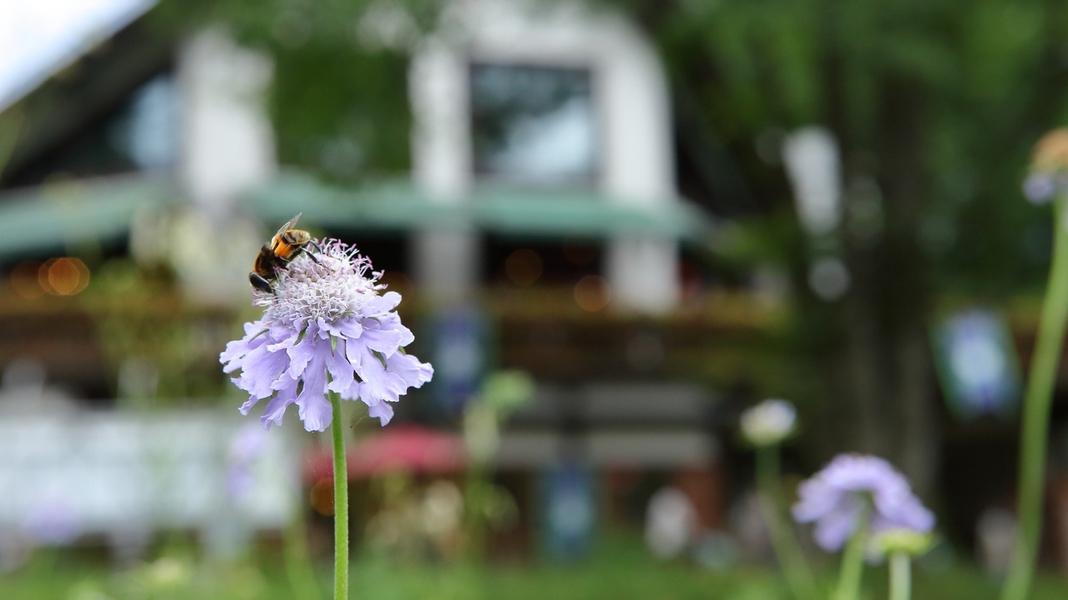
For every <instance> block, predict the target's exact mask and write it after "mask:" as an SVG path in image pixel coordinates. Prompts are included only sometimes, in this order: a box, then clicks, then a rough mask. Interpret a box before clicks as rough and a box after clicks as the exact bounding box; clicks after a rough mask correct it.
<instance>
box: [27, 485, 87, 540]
mask: <svg viewBox="0 0 1068 600" xmlns="http://www.w3.org/2000/svg"><path fill="white" fill-rule="evenodd" d="M21 529H22V532H23V534H25V535H26V536H27V537H28V538H30V539H31V540H33V541H34V542H35V543H38V544H46V545H54V546H66V545H68V544H70V543H71V542H73V541H74V540H75V539H77V538H78V536H79V535H81V533H82V527H81V523H80V522H79V520H78V518H77V517H76V516H75V515H74V512H73V511H72V510H71V508H70V506H69V505H68V504H67V503H66V502H64V501H63V500H61V499H60V498H59V497H58V496H48V497H45V498H42V499H40V500H38V501H37V503H35V504H34V505H33V507H32V508H31V509H30V511H29V512H28V513H27V514H26V516H25V517H24V518H23V520H22V527H21Z"/></svg>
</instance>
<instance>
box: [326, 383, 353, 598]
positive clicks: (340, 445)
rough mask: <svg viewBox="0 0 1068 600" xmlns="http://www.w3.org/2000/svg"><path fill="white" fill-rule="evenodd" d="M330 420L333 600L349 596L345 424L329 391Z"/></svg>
mask: <svg viewBox="0 0 1068 600" xmlns="http://www.w3.org/2000/svg"><path fill="white" fill-rule="evenodd" d="M329 395H330V406H331V408H332V409H333V411H332V412H333V416H334V420H333V422H332V423H331V425H330V431H331V433H332V434H333V438H334V600H348V597H349V468H348V461H347V460H346V457H345V426H344V424H342V422H341V397H340V396H338V394H337V393H336V392H330V394H329Z"/></svg>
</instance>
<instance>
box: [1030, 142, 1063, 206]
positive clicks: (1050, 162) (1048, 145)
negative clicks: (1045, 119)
mask: <svg viewBox="0 0 1068 600" xmlns="http://www.w3.org/2000/svg"><path fill="white" fill-rule="evenodd" d="M1066 174H1068V128H1063V127H1062V128H1060V129H1054V130H1053V131H1051V132H1049V133H1047V134H1046V135H1045V136H1043V137H1042V139H1040V140H1039V141H1038V143H1037V144H1035V151H1034V156H1033V157H1032V159H1031V173H1030V174H1029V175H1028V176H1027V179H1025V180H1024V184H1023V193H1024V197H1026V198H1027V199H1028V200H1029V201H1031V202H1032V203H1034V204H1046V203H1047V202H1049V201H1050V200H1052V199H1053V197H1054V196H1056V195H1057V194H1063V193H1065V192H1068V178H1066V177H1065V175H1066Z"/></svg>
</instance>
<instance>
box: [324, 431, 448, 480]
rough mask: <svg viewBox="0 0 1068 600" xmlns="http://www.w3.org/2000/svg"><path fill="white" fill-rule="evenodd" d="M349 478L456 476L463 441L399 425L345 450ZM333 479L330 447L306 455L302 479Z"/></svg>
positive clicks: (438, 432)
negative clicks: (396, 473) (394, 474)
mask: <svg viewBox="0 0 1068 600" xmlns="http://www.w3.org/2000/svg"><path fill="white" fill-rule="evenodd" d="M347 457H348V465H349V478H350V479H359V478H366V477H374V476H375V475H380V474H382V473H388V472H391V471H402V472H408V473H455V472H457V471H460V470H461V469H463V467H464V463H465V462H466V461H465V452H464V444H463V440H461V439H460V438H459V437H458V436H455V435H453V434H451V433H446V432H444V431H439V430H436V429H430V428H428V427H422V426H420V425H398V426H395V427H389V428H387V429H386V430H385V431H383V432H382V433H379V434H376V435H373V436H370V437H367V438H364V439H362V440H360V441H359V442H358V443H357V444H356V445H355V446H352V447H350V448H349V449H348V453H347ZM333 476H334V464H333V457H332V456H331V453H330V449H329V448H322V449H318V450H313V451H311V452H309V453H308V454H307V455H306V456H305V461H304V480H305V481H306V482H309V483H315V482H318V481H321V480H323V479H331V478H332V477H333Z"/></svg>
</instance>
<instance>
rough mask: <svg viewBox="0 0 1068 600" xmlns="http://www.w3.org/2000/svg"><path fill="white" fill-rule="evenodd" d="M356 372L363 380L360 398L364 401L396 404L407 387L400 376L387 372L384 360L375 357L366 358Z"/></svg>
mask: <svg viewBox="0 0 1068 600" xmlns="http://www.w3.org/2000/svg"><path fill="white" fill-rule="evenodd" d="M356 372H357V374H359V376H360V379H362V380H363V383H361V384H360V397H361V398H364V399H371V400H385V401H387V402H396V401H397V398H398V396H400V394H402V393H404V391H405V390H406V387H407V386H405V382H404V380H403V379H401V378H400V376H399V375H395V374H393V373H390V372H389V371H387V370H386V365H384V364H383V363H382V360H381V359H380V358H378V357H377V356H374V355H369V356H366V357H364V360H363V362H362V364H361V365H360V368H359V369H357V371H356Z"/></svg>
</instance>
